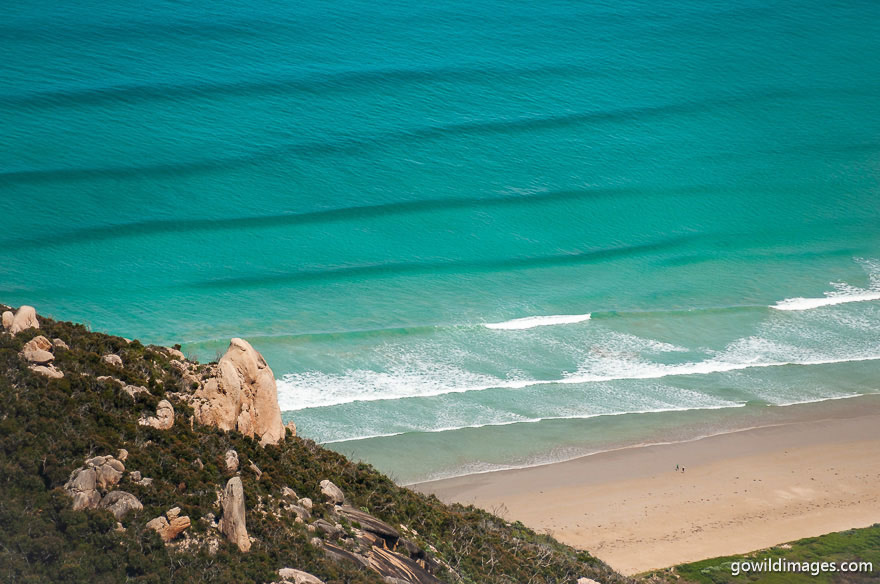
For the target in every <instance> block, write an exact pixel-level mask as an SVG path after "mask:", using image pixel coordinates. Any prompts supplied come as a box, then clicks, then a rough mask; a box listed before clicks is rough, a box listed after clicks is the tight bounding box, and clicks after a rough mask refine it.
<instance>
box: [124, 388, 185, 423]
mask: <svg viewBox="0 0 880 584" xmlns="http://www.w3.org/2000/svg"><path fill="white" fill-rule="evenodd" d="M130 387H131V386H130ZM138 424H140V425H141V426H150V427H153V428H156V429H157V430H168V429H169V428H171V427H172V426H173V425H174V407H173V406H172V405H171V402H169V401H168V400H167V399H163V400H162V401H160V402H159V405H158V406H156V415H155V416H141V417H140V419H139V420H138Z"/></svg>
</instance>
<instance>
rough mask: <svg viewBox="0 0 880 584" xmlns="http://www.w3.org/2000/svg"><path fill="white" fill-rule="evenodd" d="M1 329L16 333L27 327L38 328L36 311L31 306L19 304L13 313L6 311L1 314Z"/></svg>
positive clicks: (38, 322)
mask: <svg viewBox="0 0 880 584" xmlns="http://www.w3.org/2000/svg"><path fill="white" fill-rule="evenodd" d="M2 322H3V329H4V330H5V331H6V332H8V333H9V334H11V335H16V334H18V333H20V332H21V331H23V330H26V329H29V328H36V329H38V328H40V321H38V320H37V311H36V310H34V307H33V306H20V307H19V308H18V310H17V311H16V313H15V314H12V313H11V312H10V311H8V310H7V311H6V312H4V313H3V316H2Z"/></svg>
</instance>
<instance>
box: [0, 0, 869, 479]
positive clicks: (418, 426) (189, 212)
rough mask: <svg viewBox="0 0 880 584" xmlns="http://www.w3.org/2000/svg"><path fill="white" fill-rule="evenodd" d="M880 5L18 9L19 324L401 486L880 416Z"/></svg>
mask: <svg viewBox="0 0 880 584" xmlns="http://www.w3.org/2000/svg"><path fill="white" fill-rule="evenodd" d="M878 23H880V5H878V4H877V3H875V2H855V3H849V4H847V5H846V6H841V5H831V6H829V5H827V3H822V2H803V3H798V4H792V5H780V4H774V5H767V4H766V3H759V2H746V3H739V4H737V5H736V6H735V7H731V6H729V5H727V4H725V3H712V2H709V3H706V2H678V3H675V4H672V5H668V4H667V5H663V6H653V5H648V4H643V3H641V2H622V3H615V4H613V5H605V4H586V5H585V4H583V3H576V2H555V3H551V4H543V5H541V6H537V5H531V4H528V3H514V4H510V3H505V4H499V3H497V2H483V3H479V4H478V5H473V3H459V2H452V3H445V4H443V5H442V6H440V5H437V6H420V5H401V4H396V5H394V6H393V7H388V6H380V5H375V4H371V3H365V2H360V1H348V2H343V3H342V4H339V3H336V4H334V5H333V6H332V7H331V6H328V5H324V4H318V3H311V2H304V3H296V4H294V5H286V6H279V5H276V4H268V3H261V2H256V3H248V4H247V5H234V4H233V5H225V6H223V7H222V9H218V8H217V7H216V6H215V5H208V4H203V3H200V2H196V3H194V4H190V5H188V6H187V7H185V8H184V7H181V6H179V5H177V4H171V3H165V2H156V3H151V4H150V6H148V7H144V6H143V5H141V4H134V3H130V2H121V3H120V2H117V3H114V5H113V6H112V7H109V6H105V5H97V4H90V3H78V4H77V5H76V6H70V5H64V6H62V5H58V6H53V7H52V9H51V10H47V9H46V7H45V6H41V7H39V8H38V7H36V6H35V5H29V4H27V3H25V4H20V5H17V6H14V7H10V9H9V10H8V11H7V15H6V19H5V22H4V24H3V25H0V28H2V30H3V32H4V34H2V35H0V48H2V49H3V52H4V54H6V55H8V57H7V59H4V60H3V62H2V63H0V127H2V128H4V132H3V133H0V150H2V152H3V156H2V158H0V216H2V217H3V219H4V221H3V223H4V229H3V230H2V232H0V301H2V302H5V303H7V304H14V305H17V304H21V303H28V304H33V305H35V306H36V307H37V308H38V310H39V311H40V312H41V313H45V314H48V315H51V316H53V317H56V318H61V319H65V320H76V321H81V322H86V323H88V324H89V325H90V326H92V327H93V328H94V329H95V330H108V331H111V332H114V333H117V334H120V335H123V336H126V337H130V338H134V337H137V338H141V339H143V340H145V341H147V342H154V343H160V344H166V345H170V344H174V343H181V344H182V345H183V349H184V351H185V352H187V353H188V354H190V355H193V356H196V357H198V358H200V359H203V360H210V359H213V358H214V357H215V355H216V354H217V353H218V352H222V351H223V350H225V347H226V345H227V344H228V339H229V337H232V336H241V337H244V338H247V339H248V340H249V341H251V342H252V344H253V345H254V346H255V347H256V348H257V349H258V350H259V351H261V352H262V353H263V355H264V356H265V357H266V359H267V361H268V362H269V364H270V365H271V366H272V368H273V370H274V372H275V373H276V376H277V377H278V380H279V384H278V388H279V401H280V403H281V406H282V409H283V410H284V417H285V419H293V420H295V421H296V423H297V426H298V428H299V431H300V434H301V435H303V436H306V437H309V438H313V439H315V440H316V441H319V442H324V443H328V444H330V446H331V447H333V448H336V449H338V450H340V451H342V452H345V453H351V454H354V455H355V456H358V457H363V458H365V459H366V460H368V461H370V462H372V463H374V464H376V465H377V467H379V468H380V469H381V470H385V471H388V472H390V473H392V474H393V475H394V476H395V477H397V478H398V479H399V480H401V481H402V482H412V481H417V480H423V479H426V478H429V477H436V476H447V475H452V474H460V473H464V472H474V471H480V470H488V469H492V468H498V467H503V466H516V465H523V464H534V463H538V462H543V461H548V460H556V459H560V458H565V457H569V456H571V455H577V454H581V453H586V452H591V451H595V450H597V449H602V448H606V447H609V446H613V445H614V444H623V443H637V442H639V441H641V440H649V441H650V440H657V439H661V438H663V437H672V438H674V437H675V436H683V435H685V434H689V433H696V434H699V433H701V432H711V431H714V430H719V429H723V428H725V427H727V426H726V424H727V425H729V420H731V419H733V418H736V419H738V420H741V419H745V418H743V416H746V418H748V417H749V416H756V417H757V416H764V415H767V414H766V412H767V411H769V410H773V408H768V406H779V405H785V404H791V403H799V402H807V401H817V400H819V401H821V400H826V399H836V398H842V397H849V396H853V395H859V394H866V393H876V392H878V391H880V385H878V381H877V380H878V379H880V228H878V226H880V182H878V178H880V142H878V140H877V136H880V114H878V110H877V108H876V104H877V103H878V101H880V85H878V83H877V80H878V79H880V62H878V61H877V60H876V59H874V58H872V56H873V55H875V54H877V53H878V51H880V27H878Z"/></svg>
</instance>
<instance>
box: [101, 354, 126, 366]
mask: <svg viewBox="0 0 880 584" xmlns="http://www.w3.org/2000/svg"><path fill="white" fill-rule="evenodd" d="M101 360H102V361H103V362H104V363H106V364H108V365H113V366H114V367H122V357H120V356H119V355H115V354H113V353H108V354H107V355H104V356H103V357H101Z"/></svg>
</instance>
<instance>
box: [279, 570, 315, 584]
mask: <svg viewBox="0 0 880 584" xmlns="http://www.w3.org/2000/svg"><path fill="white" fill-rule="evenodd" d="M278 575H279V576H280V577H281V582H280V583H279V584H324V581H323V580H319V579H318V578H316V577H315V576H312V575H311V574H309V573H308V572H303V571H302V570H295V569H293V568H281V569H280V570H278Z"/></svg>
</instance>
